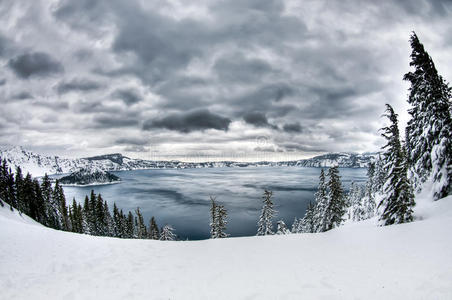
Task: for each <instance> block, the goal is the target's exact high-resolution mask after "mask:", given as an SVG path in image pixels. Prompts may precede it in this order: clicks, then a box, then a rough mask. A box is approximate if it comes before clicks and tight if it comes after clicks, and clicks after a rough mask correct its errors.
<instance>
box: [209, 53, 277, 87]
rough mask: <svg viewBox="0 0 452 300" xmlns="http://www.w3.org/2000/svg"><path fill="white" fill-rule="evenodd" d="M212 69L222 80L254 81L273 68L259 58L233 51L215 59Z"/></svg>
mask: <svg viewBox="0 0 452 300" xmlns="http://www.w3.org/2000/svg"><path fill="white" fill-rule="evenodd" d="M213 68H214V71H215V72H216V74H217V76H218V77H219V79H220V80H221V81H222V82H242V83H243V82H246V83H248V84H249V83H251V82H256V81H260V80H261V79H262V78H263V76H265V75H266V73H269V72H271V71H272V70H273V69H272V67H271V65H270V64H268V63H267V62H266V61H264V60H261V59H247V58H245V57H244V56H243V54H241V53H233V54H229V55H226V56H223V57H221V58H219V59H218V60H216V62H215V65H214V66H213Z"/></svg>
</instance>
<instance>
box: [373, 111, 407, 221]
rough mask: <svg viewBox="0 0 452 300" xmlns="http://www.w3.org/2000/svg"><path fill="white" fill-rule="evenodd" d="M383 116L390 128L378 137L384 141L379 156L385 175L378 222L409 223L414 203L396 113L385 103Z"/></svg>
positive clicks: (383, 129)
mask: <svg viewBox="0 0 452 300" xmlns="http://www.w3.org/2000/svg"><path fill="white" fill-rule="evenodd" d="M385 116H386V117H388V119H389V120H390V125H389V126H387V127H384V128H382V131H383V133H382V136H383V137H384V138H385V139H386V140H387V143H386V145H385V146H383V149H384V150H385V152H384V154H383V157H384V161H385V168H386V169H387V170H388V176H387V180H386V183H385V185H384V198H383V199H382V201H381V202H380V203H379V205H378V207H379V208H380V209H381V210H382V212H381V216H380V221H381V222H382V223H383V225H391V224H399V223H406V222H410V221H412V220H413V216H412V213H413V210H412V207H413V206H414V205H415V203H414V195H413V191H412V187H411V184H410V182H409V180H408V177H407V163H406V158H405V155H404V154H405V153H404V149H403V148H402V146H401V144H400V134H399V128H398V120H397V114H396V113H395V112H394V110H393V108H392V107H391V106H390V105H389V104H386V114H385Z"/></svg>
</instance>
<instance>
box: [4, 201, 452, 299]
mask: <svg viewBox="0 0 452 300" xmlns="http://www.w3.org/2000/svg"><path fill="white" fill-rule="evenodd" d="M419 197H421V196H419ZM417 200H418V201H419V202H420V204H421V205H420V207H417V208H421V209H420V211H417V212H416V221H415V222H412V223H408V224H402V225H393V226H387V227H378V226H376V225H375V224H376V219H370V220H366V221H363V222H358V223H349V224H347V225H345V226H342V227H339V228H337V229H334V230H332V231H329V232H326V233H317V234H290V235H278V236H264V237H246V238H228V239H216V240H205V241H179V242H164V241H153V240H121V239H115V238H106V237H91V236H87V235H81V234H73V233H67V232H61V231H56V230H52V229H49V228H45V227H43V226H41V225H40V224H38V223H36V222H34V221H32V220H30V219H29V218H28V217H26V216H20V215H19V214H18V213H17V212H11V211H10V210H9V208H8V206H7V205H5V207H0V240H1V241H2V243H0V253H1V255H0V291H1V294H0V298H2V299H452V255H451V253H452V235H451V234H450V228H452V196H449V197H448V198H444V199H441V200H439V201H435V202H433V201H431V200H428V199H417Z"/></svg>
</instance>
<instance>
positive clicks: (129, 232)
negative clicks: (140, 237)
mask: <svg viewBox="0 0 452 300" xmlns="http://www.w3.org/2000/svg"><path fill="white" fill-rule="evenodd" d="M126 237H127V238H129V239H132V238H135V223H134V219H133V215H132V213H131V212H130V211H129V214H128V215H127V220H126Z"/></svg>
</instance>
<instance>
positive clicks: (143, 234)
mask: <svg viewBox="0 0 452 300" xmlns="http://www.w3.org/2000/svg"><path fill="white" fill-rule="evenodd" d="M135 214H136V215H137V221H138V222H137V238H139V239H145V238H147V237H148V233H147V229H146V225H145V224H144V218H143V214H142V213H141V211H140V208H139V207H137V209H136V210H135Z"/></svg>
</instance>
